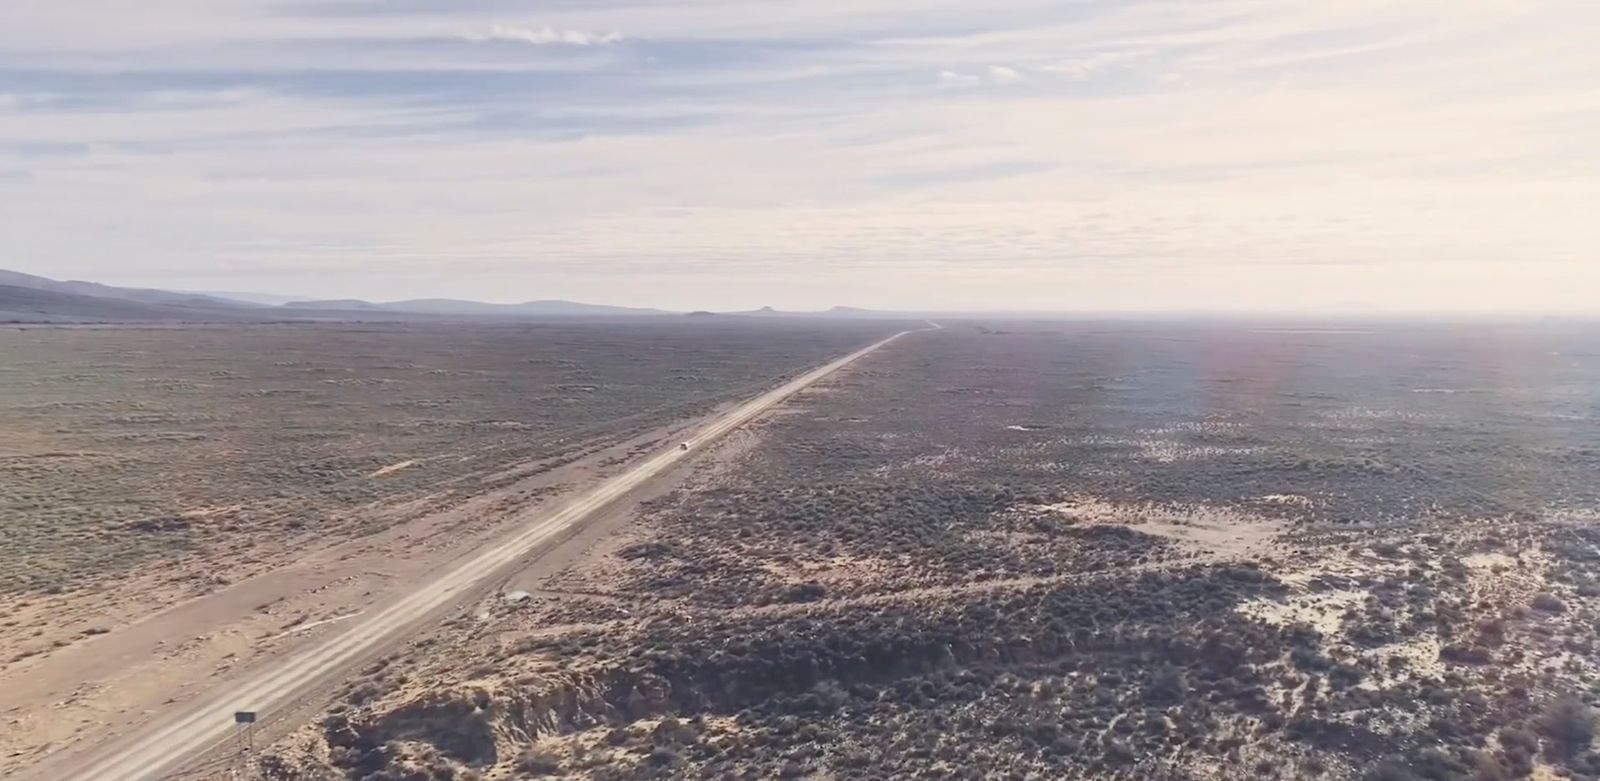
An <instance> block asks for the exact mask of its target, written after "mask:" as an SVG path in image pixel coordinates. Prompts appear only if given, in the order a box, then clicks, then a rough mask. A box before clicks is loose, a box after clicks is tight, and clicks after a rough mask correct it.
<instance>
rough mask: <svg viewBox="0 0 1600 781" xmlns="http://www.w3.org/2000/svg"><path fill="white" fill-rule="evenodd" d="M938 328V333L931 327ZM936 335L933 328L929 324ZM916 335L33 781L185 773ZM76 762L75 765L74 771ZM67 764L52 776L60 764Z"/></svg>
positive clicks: (655, 461)
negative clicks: (777, 410)
mask: <svg viewBox="0 0 1600 781" xmlns="http://www.w3.org/2000/svg"><path fill="white" fill-rule="evenodd" d="M930 325H932V324H930ZM932 327H933V328H937V327H938V326H937V325H932ZM908 333H912V331H902V332H900V333H898V334H895V335H893V336H890V337H888V338H886V339H883V340H882V341H879V342H876V343H874V344H871V345H869V346H867V347H864V348H862V349H860V350H857V351H856V352H853V353H851V354H849V355H846V356H844V357H843V358H840V359H838V360H836V361H833V362H832V363H829V364H827V365H824V366H821V367H819V368H817V369H813V370H812V371H810V372H807V373H806V374H803V375H801V376H800V377H798V378H796V379H794V380H791V381H789V382H787V383H785V384H784V385H782V386H779V387H778V388H775V389H773V390H770V391H768V392H766V393H764V394H762V395H760V396H758V397H756V398H755V399H752V400H751V401H748V402H746V403H744V404H742V405H740V406H738V407H735V408H734V409H733V410H731V411H729V412H728V413H726V414H724V415H722V416H721V417H718V418H716V419H715V420H713V421H711V422H710V423H709V424H707V425H706V426H705V427H703V428H701V429H700V430H699V431H698V432H696V433H694V434H693V435H692V436H691V437H690V438H689V439H687V440H685V442H686V444H687V445H688V449H687V450H684V449H682V448H680V447H678V446H677V445H676V444H674V445H673V447H672V448H671V449H670V450H667V451H665V452H662V453H658V454H656V455H655V456H652V457H651V458H649V459H647V460H646V461H644V462H643V463H641V464H639V465H638V466H636V467H634V468H632V469H630V470H628V471H627V472H624V473H622V474H620V475H617V476H616V477H613V478H611V479H610V480H607V481H606V482H604V483H602V484H601V485H600V486H598V487H597V488H595V489H594V490H593V491H591V492H590V493H589V494H587V495H585V496H582V497H579V498H577V499H576V500H574V501H572V502H571V503H570V504H567V505H566V506H564V507H562V508H561V509H559V510H557V511H554V512H552V513H549V514H542V515H541V516H539V517H538V518H537V519H535V520H534V521H533V522H532V523H530V524H528V525H527V526H526V527H524V528H523V529H522V530H521V531H518V532H515V533H514V534H513V535H512V536H511V537H509V538H508V539H506V540H504V541H503V542H500V543H497V544H494V545H492V546H490V547H488V548H486V549H485V550H483V551H482V552H480V553H478V554H476V555H475V556H473V557H472V558H470V559H469V560H468V561H467V562H466V563H464V564H462V565H461V566H459V567H456V568H455V569H453V570H451V571H449V572H447V573H445V574H444V575H443V576H441V577H439V578H438V579H437V580H434V581H432V582H430V583H428V584H426V585H424V586H422V587H421V588H419V589H417V590H416V591H414V592H412V593H411V594H409V595H407V596H406V597H404V598H402V599H400V600H398V601H396V602H394V603H393V604H391V605H389V606H388V607H387V608H385V609H383V610H382V611H380V612H377V613H373V614H370V615H363V616H360V617H357V618H356V619H353V620H352V623H351V625H350V626H349V627H348V628H347V629H346V630H345V631H344V632H343V633H342V634H338V635H335V636H333V637H331V638H329V639H328V640H327V641H325V642H322V643H320V644H319V645H316V646H314V647H312V648H309V649H306V650H304V651H302V652H301V653H299V654H297V655H295V656H292V657H290V658H288V659H287V660H285V661H284V662H283V663H282V664H278V665H273V666H268V667H265V668H263V669H262V670H261V671H259V672H258V673H256V674H255V675H253V676H252V677H250V678H247V679H244V680H241V681H238V682H236V683H234V684H233V686H232V688H231V689H230V690H229V691H226V692H221V693H219V694H216V695H213V696H210V697H206V698H203V699H201V700H200V701H199V702H197V703H193V704H189V705H186V706H183V707H181V708H180V709H177V710H175V711H174V712H173V713H171V714H163V715H162V716H160V717H159V718H157V719H154V720H152V721H151V722H150V723H148V724H145V725H142V726H141V727H140V728H138V729H136V730H134V731H132V732H131V733H129V734H127V735H124V736H122V737H120V738H117V739H115V740H113V741H111V742H109V743H107V744H105V745H102V746H99V747H96V748H94V749H91V750H89V751H87V752H85V753H83V754H81V755H79V756H78V757H77V758H76V759H75V760H68V759H66V758H60V757H58V758H56V759H57V760H59V761H48V762H46V763H45V766H41V767H40V768H36V773H37V776H36V777H37V778H40V779H44V778H49V779H61V778H73V779H85V780H86V781H87V780H88V779H93V781H143V780H145V779H158V778H161V777H162V775H163V774H164V773H167V772H170V771H172V770H175V769H179V768H182V767H183V766H184V765H185V764H186V763H187V762H191V761H193V760H195V759H197V758H199V757H202V756H203V755H205V754H206V753H207V752H209V751H210V750H212V749H213V748H215V747H216V746H218V745H219V744H220V743H222V742H224V741H226V740H228V739H229V738H230V737H231V736H232V735H233V732H234V730H235V725H234V713H235V712H236V711H254V712H256V713H258V714H261V715H262V717H263V718H266V717H267V716H269V715H270V714H271V713H272V712H273V711H274V710H275V709H277V708H280V707H283V706H287V705H292V704H293V703H294V702H295V701H296V700H297V699H298V698H300V697H302V696H304V695H305V694H306V693H307V692H308V691H310V690H311V689H312V688H313V687H315V686H317V685H318V684H326V683H327V678H328V676H329V674H330V673H331V672H333V671H338V670H340V669H342V668H344V667H345V666H347V665H349V664H351V663H353V662H355V661H357V660H360V659H361V658H362V657H363V656H364V655H366V654H368V653H371V652H372V651H374V650H375V649H378V648H381V647H383V646H384V645H385V644H388V643H391V642H393V641H394V640H395V639H396V638H398V637H400V636H402V635H404V634H405V633H406V632H408V631H409V630H411V629H413V628H414V627H415V626H417V625H418V624H420V623H422V622H424V621H425V620H426V619H428V618H429V617H430V616H433V615H435V614H436V613H437V611H439V610H440V609H441V608H444V607H446V606H448V605H450V604H452V603H453V602H455V601H457V600H459V599H460V598H462V597H463V596H466V595H468V594H469V593H471V592H472V591H473V590H474V588H475V587H478V586H480V585H482V584H483V583H485V582H486V581H488V580H489V579H491V578H493V577H495V576H496V575H497V574H499V573H501V572H502V570H504V569H505V568H506V567H508V566H510V565H513V564H515V563H516V562H518V561H519V560H520V559H522V558H523V557H524V556H526V555H527V554H529V553H530V552H532V551H534V550H535V549H537V548H538V547H539V546H540V545H541V544H542V543H545V542H547V541H550V540H551V539H553V538H558V537H559V536H560V535H561V534H562V533H564V532H566V531H568V530H570V529H571V528H572V527H574V526H576V525H578V524H580V523H582V522H583V521H585V520H586V519H588V518H589V517H590V516H592V515H594V514H595V513H597V512H599V511H601V510H603V509H604V508H605V507H606V506H607V505H609V504H611V503H612V502H614V501H616V500H617V499H619V498H621V497H622V496H624V495H626V494H628V493H629V492H630V491H633V490H634V489H636V488H639V487H640V486H642V485H643V484H644V483H645V482H646V481H648V480H650V479H651V478H653V477H655V476H657V475H659V474H661V473H663V472H665V471H666V470H667V469H668V468H670V467H671V466H672V465H674V464H675V463H677V462H678V461H680V460H682V459H684V458H687V457H689V456H690V455H692V454H693V453H694V452H695V451H696V450H698V449H699V448H700V447H701V446H703V445H705V444H707V443H710V442H712V441H714V440H716V439H717V438H718V437H721V436H723V435H724V434H727V433H728V432H729V431H732V430H733V429H735V428H738V427H739V426H741V425H743V424H745V423H747V422H749V421H750V420H752V419H754V418H755V417H757V416H758V415H760V414H762V413H763V412H766V411H767V410H769V409H771V408H772V407H773V406H775V405H777V404H778V403H780V402H782V401H783V400H785V399H787V398H789V397H790V396H792V395H794V394H795V393H798V392H799V391H801V390H802V389H804V388H806V387H807V386H809V385H811V384H812V383H815V382H816V381H818V380H820V379H822V378H824V377H827V376H828V375H830V374H832V373H833V372H835V371H837V370H839V369H841V368H843V367H844V366H847V365H849V364H850V363H852V362H854V361H856V360H857V359H859V358H861V357H862V356H864V355H867V354H868V353H871V352H872V351H874V350H876V349H878V348H880V347H882V346H884V345H886V344H888V343H890V342H892V341H894V340H896V339H898V338H900V337H902V336H905V335H906V334H908ZM68 762H70V764H68ZM58 764H59V765H63V766H62V767H56V765H58Z"/></svg>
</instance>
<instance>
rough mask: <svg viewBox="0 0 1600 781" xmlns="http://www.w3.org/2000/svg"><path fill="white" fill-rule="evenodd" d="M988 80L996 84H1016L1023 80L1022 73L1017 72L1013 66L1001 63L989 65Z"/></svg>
mask: <svg viewBox="0 0 1600 781" xmlns="http://www.w3.org/2000/svg"><path fill="white" fill-rule="evenodd" d="M989 80H990V81H992V82H994V83H996V84H1018V83H1021V82H1022V81H1023V77H1022V74H1021V73H1018V72H1017V70H1016V69H1015V68H1007V67H1005V66H1003V65H990V66H989Z"/></svg>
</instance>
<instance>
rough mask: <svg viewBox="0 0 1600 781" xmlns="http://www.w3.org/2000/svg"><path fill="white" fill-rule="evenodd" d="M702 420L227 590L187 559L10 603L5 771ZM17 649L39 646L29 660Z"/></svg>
mask: <svg viewBox="0 0 1600 781" xmlns="http://www.w3.org/2000/svg"><path fill="white" fill-rule="evenodd" d="M697 423H698V421H688V422H685V423H680V424H676V425H674V426H671V427H669V428H665V429H661V430H658V431H654V432H651V433H649V434H645V435H642V436H640V437H636V438H633V439H630V440H627V441H623V442H620V443H617V444H615V445H612V446H610V447H606V448H604V449H601V450H598V451H597V452H594V453H592V454H590V455H588V456H587V457H585V458H583V459H581V460H578V461H575V462H573V463H570V464H566V465H563V466H559V467H555V468H540V465H539V464H536V463H535V464H529V465H526V466H524V467H518V468H517V472H518V474H519V479H518V480H517V481H516V482H515V483H512V484H510V485H508V486H506V487H504V488H501V489H498V490H494V491H490V492H485V493H482V494H480V495H477V496H474V497H472V498H471V499H469V500H467V501H465V502H461V503H459V504H457V505H455V506H453V507H451V508H450V509H447V510H444V511H439V512H434V511H430V510H429V508H428V501H427V498H424V499H422V500H414V501H413V502H410V503H407V504H406V505H395V506H375V507H372V508H369V511H370V512H372V513H400V514H405V515H410V516H414V517H411V518H410V519H409V520H406V521H404V522H401V523H399V524H397V525H394V526H390V527H389V528H387V529H386V530H384V531H382V532H379V533H377V534H373V535H370V536H366V537H361V538H357V539H353V540H349V541H346V542H342V543H339V544H334V545H331V546H324V547H322V548H321V549H317V548H316V547H315V546H314V545H313V546H306V547H309V548H311V549H312V550H313V551H314V552H313V553H311V554H309V555H306V556H303V557H301V558H299V559H298V560H297V561H295V562H293V563H291V564H287V565H285V566H277V567H273V566H270V564H269V563H268V557H269V554H268V552H265V551H263V552H261V554H260V555H258V556H256V557H255V560H254V562H248V561H247V562H244V563H242V564H241V565H240V566H239V567H238V569H239V570H242V571H244V572H247V573H248V572H250V571H251V570H252V569H256V570H259V572H258V574H251V575H249V576H246V577H242V578H240V579H238V580H237V581H235V582H228V580H227V579H226V578H225V577H219V576H218V575H216V574H214V573H215V572H216V567H215V566H214V562H206V561H190V562H182V563H179V564H177V565H175V566H169V567H163V568H160V569H151V570H147V571H145V572H142V573H139V574H137V575H136V576H135V577H133V578H130V579H128V580H126V581H124V582H123V583H121V584H120V585H119V587H118V588H116V589H114V590H107V591H102V592H97V593H89V594H82V595H64V596H61V597H56V598H49V597H37V596H35V597H31V598H25V599H20V600H17V601H15V602H13V603H12V604H10V605H6V606H5V608H6V611H5V613H4V615H5V621H6V622H7V625H8V628H9V629H11V630H12V631H8V632H6V633H5V634H3V635H0V653H5V654H6V658H8V659H11V660H12V661H11V662H10V663H9V664H7V665H6V666H4V667H3V668H0V690H4V691H5V692H6V694H7V696H6V698H5V703H4V706H3V710H0V724H3V725H4V728H3V729H0V773H9V772H11V771H14V770H18V769H21V768H24V767H28V766H30V765H32V764H34V763H36V762H38V761H39V760H41V759H43V758H44V757H46V756H50V755H53V754H55V753H57V752H60V751H62V750H63V749H69V748H71V747H72V746H73V745H75V744H76V743H77V742H78V741H80V740H81V739H84V738H85V737H87V736H89V735H94V736H96V737H104V736H111V735H115V734H120V733H121V732H123V731H125V730H126V729H128V728H129V727H130V726H132V725H133V724H136V723H138V722H139V721H140V720H141V719H142V717H145V716H148V715H150V714H151V713H153V712H154V710H155V709H156V708H158V707H159V706H162V705H166V704H171V703H175V702H182V701H185V700H188V699H192V698H196V697H199V696H200V695H201V694H203V693H205V692H207V691H210V690H212V689H213V687H216V686H219V685H225V684H226V682H227V681H228V680H229V679H230V678H232V677H234V676H236V675H242V674H243V673H244V672H246V671H248V670H250V669H251V668H252V667H253V666H254V665H255V664H256V663H258V662H260V661H264V660H269V659H274V658H279V657H282V656H283V655H285V654H288V653H292V652H293V651H294V650H295V649H297V648H299V647H301V646H303V645H305V644H307V643H309V642H310V641H312V640H314V639H316V638H318V637H320V636H322V635H323V633H325V632H327V631H331V630H333V629H335V628H336V625H337V624H338V623H339V622H340V621H342V620H346V619H349V618H352V617H354V616H356V615H359V614H360V613H361V612H363V611H364V610H367V609H369V608H371V607H372V606H373V605H375V604H378V603H381V602H382V601H384V600H385V599H386V598H387V597H389V596H390V595H392V594H394V593H397V592H400V591H403V590H404V589H405V588H407V587H409V586H410V585H412V584H414V583H416V582H419V581H421V580H424V579H425V578H426V577H427V575H428V574H429V573H431V572H433V571H435V570H438V569H440V568H441V567H443V566H444V565H445V564H446V563H447V562H450V561H452V560H454V559H457V558H459V557H461V556H463V555H465V554H466V553H467V552H469V551H471V550H473V549H475V548H476V547H478V546H479V545H481V544H483V543H485V542H487V541H489V540H491V539H493V538H494V537H495V536H496V535H497V534H498V533H499V532H500V531H501V530H502V529H504V528H506V527H507V526H508V525H512V524H515V523H517V522H518V521H519V519H520V518H522V517H523V516H524V515H525V514H527V513H529V512H532V511H535V510H537V509H538V508H540V507H543V506H546V505H547V504H548V503H549V502H551V501H553V500H558V499H559V497H560V496H561V495H563V494H565V493H567V492H569V491H578V490H581V489H583V488H584V487H586V486H590V485H593V484H594V483H596V482H598V481H600V480H601V479H603V478H605V477H606V476H608V475H610V474H612V473H615V472H617V471H619V469H620V468H621V465H622V464H625V463H627V462H629V461H630V460H631V458H630V456H631V455H633V454H635V453H637V452H638V451H640V450H642V449H646V448H649V447H652V446H655V445H658V444H659V443H660V442H661V441H663V440H666V439H668V438H670V437H672V436H673V435H674V434H675V433H677V432H678V431H681V430H684V429H686V428H688V427H690V426H693V425H695V424H697ZM404 468H425V465H419V464H417V463H415V462H407V463H402V464H395V465H392V466H389V467H385V468H384V469H381V470H378V471H377V472H376V473H374V474H373V475H372V477H373V479H382V478H383V476H384V475H387V474H392V473H393V472H396V471H399V470H400V469H404ZM225 511H226V508H196V510H194V511H192V512H194V513H195V514H196V516H197V517H202V516H205V515H208V514H212V513H216V512H225ZM251 563H255V564H258V565H260V566H257V567H251V566H250V564H251ZM197 586H198V588H197ZM196 591H202V592H204V593H201V594H200V595H199V596H195V593H196ZM16 627H23V628H26V629H27V630H28V631H27V632H18V631H15V628H16ZM41 647H42V648H43V649H45V650H44V652H40V651H39V650H37V649H40V648H41ZM23 648H30V649H35V650H34V652H33V653H26V654H25V653H23V652H22V650H21V649H23Z"/></svg>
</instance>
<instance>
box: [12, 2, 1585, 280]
mask: <svg viewBox="0 0 1600 781" xmlns="http://www.w3.org/2000/svg"><path fill="white" fill-rule="evenodd" d="M1551 2H1552V4H1553V5H1552V7H1554V6H1555V5H1560V6H1561V7H1562V8H1563V10H1564V13H1565V15H1566V17H1565V18H1564V19H1561V20H1557V19H1555V18H1554V17H1553V16H1552V15H1548V14H1542V13H1536V12H1534V11H1530V10H1529V9H1530V7H1531V6H1532V5H1533V4H1528V3H1526V2H1525V1H1524V0H1483V1H1482V2H1475V3H1471V4H1464V5H1461V4H1458V5H1454V6H1449V7H1448V8H1447V7H1446V5H1447V4H1441V3H1439V2H1437V0H1347V2H1341V3H1326V2H1319V1H1317V0H1272V1H1271V2H1266V1H1264V0H1215V2H1208V3H1194V2H1190V0H1148V1H1147V2H1141V3H1124V2H1115V1H1114V0H1084V2H1082V3H1070V4H1067V3H1049V2H1042V1H1041V0H995V2H994V3H993V4H992V5H991V6H987V7H986V8H985V9H984V12H983V13H981V14H980V13H976V12H974V11H973V10H972V8H971V5H970V3H965V2H959V1H958V0H851V1H850V2H844V0H817V1H816V2H808V3H783V4H763V5H760V6H752V7H751V9H750V11H749V13H741V14H737V15H732V14H727V13H726V12H725V11H726V6H725V3H724V2H723V0H681V2H675V3H670V4H667V3H659V2H653V1H652V0H607V2H604V3H552V4H547V5H549V6H550V8H548V9H546V10H545V11H541V16H540V17H539V18H538V21H539V23H540V25H548V26H529V27H518V26H512V25H508V24H507V23H506V21H505V18H504V16H503V15H504V13H505V4H504V3H502V2H499V0H461V2H459V3H453V4H451V8H450V10H449V12H448V13H446V12H443V11H439V10H434V9H433V6H432V4H427V3H398V4H394V3H366V2H360V3H352V2H343V1H342V0H340V1H338V2H329V1H328V0H305V2H296V3H289V4H284V3H282V2H281V0H237V2H230V3H216V2H209V1H208V0H166V1H165V2H163V3H161V4H160V6H161V8H160V9H159V10H158V11H152V10H150V9H147V8H143V7H142V6H138V7H136V6H135V5H131V4H126V3H118V2H112V0H83V3H80V4H77V5H75V6H74V8H72V9H70V10H69V9H66V8H65V6H62V5H61V4H40V3H33V4H22V6H20V7H19V9H18V10H17V12H16V13H15V14H12V15H10V16H8V18H7V24H6V25H4V26H0V83H3V84H4V85H5V87H4V93H3V94H4V97H0V115H3V117H4V121H3V122H0V203H3V204H4V205H5V207H4V208H5V212H6V216H7V218H8V219H7V220H6V221H5V222H6V226H7V231H8V236H7V239H8V241H10V242H11V243H12V244H14V245H16V246H21V247H26V248H27V252H26V253H24V254H22V255H19V256H18V258H19V260H16V261H6V262H15V263H22V264H28V265H26V266H25V267H23V268H22V270H27V271H35V272H38V273H45V274H57V275H64V276H73V277H79V278H85V277H87V278H99V279H105V280H106V281H110V282H121V283H124V284H140V285H154V286H168V287H185V288H211V289H231V288H236V287H238V285H236V284H233V283H234V282H238V281H240V280H245V279H246V278H248V279H249V280H250V285H251V286H254V287H257V288H258V289H272V288H282V289H287V290H291V291H294V290H305V289H317V290H320V291H324V292H326V293H327V294H328V295H330V296H341V295H354V296H362V297H374V298H407V297H417V296H420V295H435V294H439V295H444V294H448V295H454V296H478V297H505V298H511V299H515V298H534V297H545V296H566V297H590V298H597V299H605V300H614V301H618V302H622V303H640V304H668V305H681V306H685V307H688V308H699V307H701V306H720V305H746V304H756V303H767V302H771V303H774V304H777V305H788V306H796V307H798V306H811V305H826V304H831V303H834V301H832V300H830V296H833V295H836V294H837V290H838V289H839V288H840V287H841V286H843V285H856V286H857V287H861V288H863V289H870V290H874V291H876V293H875V295H878V296H880V297H881V298H880V299H877V300H873V301H865V302H862V303H866V304H869V305H879V306H924V305H935V304H938V305H961V306H1000V307H1007V306H1014V307H1021V308H1028V307H1031V308H1073V307H1078V306H1106V305H1113V306H1116V307H1123V308H1139V307H1147V306H1163V305H1170V306H1193V305H1196V304H1201V305H1205V306H1210V307H1216V308H1224V309H1226V308H1262V307H1268V306H1278V307H1280V308H1282V307H1287V306H1304V307H1306V308H1312V309H1314V308H1317V307H1319V306H1321V307H1326V306H1333V305H1336V304H1339V303H1340V302H1346V301H1351V300H1358V301H1367V302H1368V303H1370V304H1371V305H1372V306H1373V307H1376V308H1391V309H1401V308H1406V307H1414V308H1433V309H1458V310H1460V309H1472V310H1493V309H1505V308H1508V307H1513V306H1515V307H1534V308H1540V307H1543V308H1557V307H1565V308H1570V309H1586V310H1588V311H1594V310H1595V309H1596V307H1597V306H1600V299H1595V298H1594V297H1593V296H1592V295H1587V292H1588V291H1590V290H1592V289H1594V288H1596V287H1600V264H1596V263H1595V262H1594V258H1595V257H1597V256H1600V222H1597V221H1595V220H1594V219H1593V218H1592V212H1593V204H1594V203H1597V202H1600V176H1597V175H1596V172H1597V171H1600V152H1597V151H1595V149H1594V147H1593V145H1592V144H1591V143H1589V139H1591V138H1594V137H1595V136H1596V134H1597V133H1600V50H1596V49H1595V48H1594V47H1592V46H1589V45H1588V44H1587V41H1586V40H1585V39H1584V38H1583V37H1582V36H1581V35H1577V34H1576V33H1575V32H1574V31H1576V30H1580V29H1590V28H1592V27H1593V25H1594V24H1600V6H1595V5H1590V4H1582V5H1580V4H1578V3H1577V2H1575V0H1551ZM84 6H92V7H93V8H94V9H95V10H96V11H97V16H96V17H95V18H97V19H100V20H101V21H102V23H100V24H96V25H94V26H93V27H92V28H85V27H83V26H82V24H81V17H82V15H83V12H84ZM151 13H155V14H156V16H157V17H158V18H157V21H159V22H160V23H159V24H152V23H140V17H141V15H148V14H151ZM1586 25H1587V26H1586ZM462 30H470V31H474V32H473V34H471V35H463V34H462V33H461V31H462ZM605 30H626V31H628V34H629V37H628V39H627V41H628V42H627V44H626V45H606V44H617V43H619V42H620V41H621V36H618V35H615V34H609V33H604V32H584V31H605ZM469 41H472V42H478V43H482V44H484V45H470V44H469V43H468V42H469ZM491 41H505V42H507V43H506V44H505V45H487V43H488V42H491ZM519 43H520V44H526V45H516V44H519ZM995 63H1003V65H997V64H995ZM930 74H933V75H934V77H933V78H930ZM1169 74H1170V75H1169ZM1169 79H1170V83H1167V81H1166V80H1169ZM1019 81H1021V82H1022V84H1021V85H1018V84H1017V82H1019ZM930 82H931V83H930ZM1291 84H1292V89H1290V88H1285V85H1291ZM268 238H270V240H268ZM376 269H382V270H383V271H384V273H382V274H378V273H374V270H376ZM618 272H625V273H618ZM713 275H714V278H715V280H716V284H709V283H708V280H709V279H711V278H712V276H713ZM324 280H327V282H326V283H324ZM1106 302H1110V303H1109V304H1107V303H1106Z"/></svg>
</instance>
